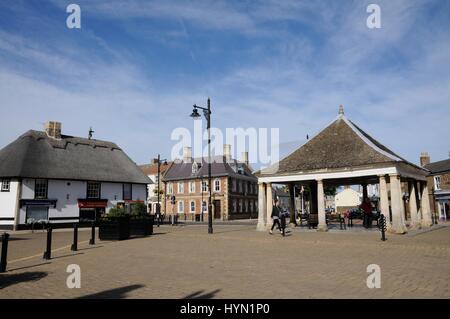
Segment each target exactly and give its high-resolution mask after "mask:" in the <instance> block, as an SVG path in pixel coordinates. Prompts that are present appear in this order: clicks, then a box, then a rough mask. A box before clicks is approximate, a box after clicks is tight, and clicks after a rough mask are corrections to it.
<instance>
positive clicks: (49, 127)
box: [44, 121, 61, 139]
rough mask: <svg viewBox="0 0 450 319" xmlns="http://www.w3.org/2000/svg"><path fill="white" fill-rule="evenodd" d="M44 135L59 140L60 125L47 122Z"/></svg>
mask: <svg viewBox="0 0 450 319" xmlns="http://www.w3.org/2000/svg"><path fill="white" fill-rule="evenodd" d="M44 129H45V133H47V135H48V136H49V137H52V138H55V139H60V138H61V123H60V122H56V121H48V122H47V123H45V126H44Z"/></svg>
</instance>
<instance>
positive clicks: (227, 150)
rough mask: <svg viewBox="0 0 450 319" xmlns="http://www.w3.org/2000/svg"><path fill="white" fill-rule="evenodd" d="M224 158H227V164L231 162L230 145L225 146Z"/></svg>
mask: <svg viewBox="0 0 450 319" xmlns="http://www.w3.org/2000/svg"><path fill="white" fill-rule="evenodd" d="M223 157H224V158H225V161H226V162H230V161H231V145H230V144H224V145H223Z"/></svg>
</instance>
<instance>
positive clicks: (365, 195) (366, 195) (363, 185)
mask: <svg viewBox="0 0 450 319" xmlns="http://www.w3.org/2000/svg"><path fill="white" fill-rule="evenodd" d="M362 191H363V192H362V193H363V198H362V201H363V203H364V200H365V199H366V198H367V197H369V196H368V193H367V184H362Z"/></svg>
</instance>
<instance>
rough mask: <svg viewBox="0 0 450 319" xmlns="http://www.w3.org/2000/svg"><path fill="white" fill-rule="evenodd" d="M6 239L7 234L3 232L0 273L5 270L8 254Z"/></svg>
mask: <svg viewBox="0 0 450 319" xmlns="http://www.w3.org/2000/svg"><path fill="white" fill-rule="evenodd" d="M8 240H9V234H8V233H4V234H3V235H2V256H1V260H0V273H1V272H5V271H6V264H7V256H8Z"/></svg>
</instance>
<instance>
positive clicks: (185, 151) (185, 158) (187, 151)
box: [183, 147, 192, 163]
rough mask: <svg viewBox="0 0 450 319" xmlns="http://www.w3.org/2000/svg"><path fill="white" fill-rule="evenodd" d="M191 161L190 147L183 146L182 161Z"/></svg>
mask: <svg viewBox="0 0 450 319" xmlns="http://www.w3.org/2000/svg"><path fill="white" fill-rule="evenodd" d="M191 161H192V148H191V147H184V148H183V162H185V163H190V162H191Z"/></svg>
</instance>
